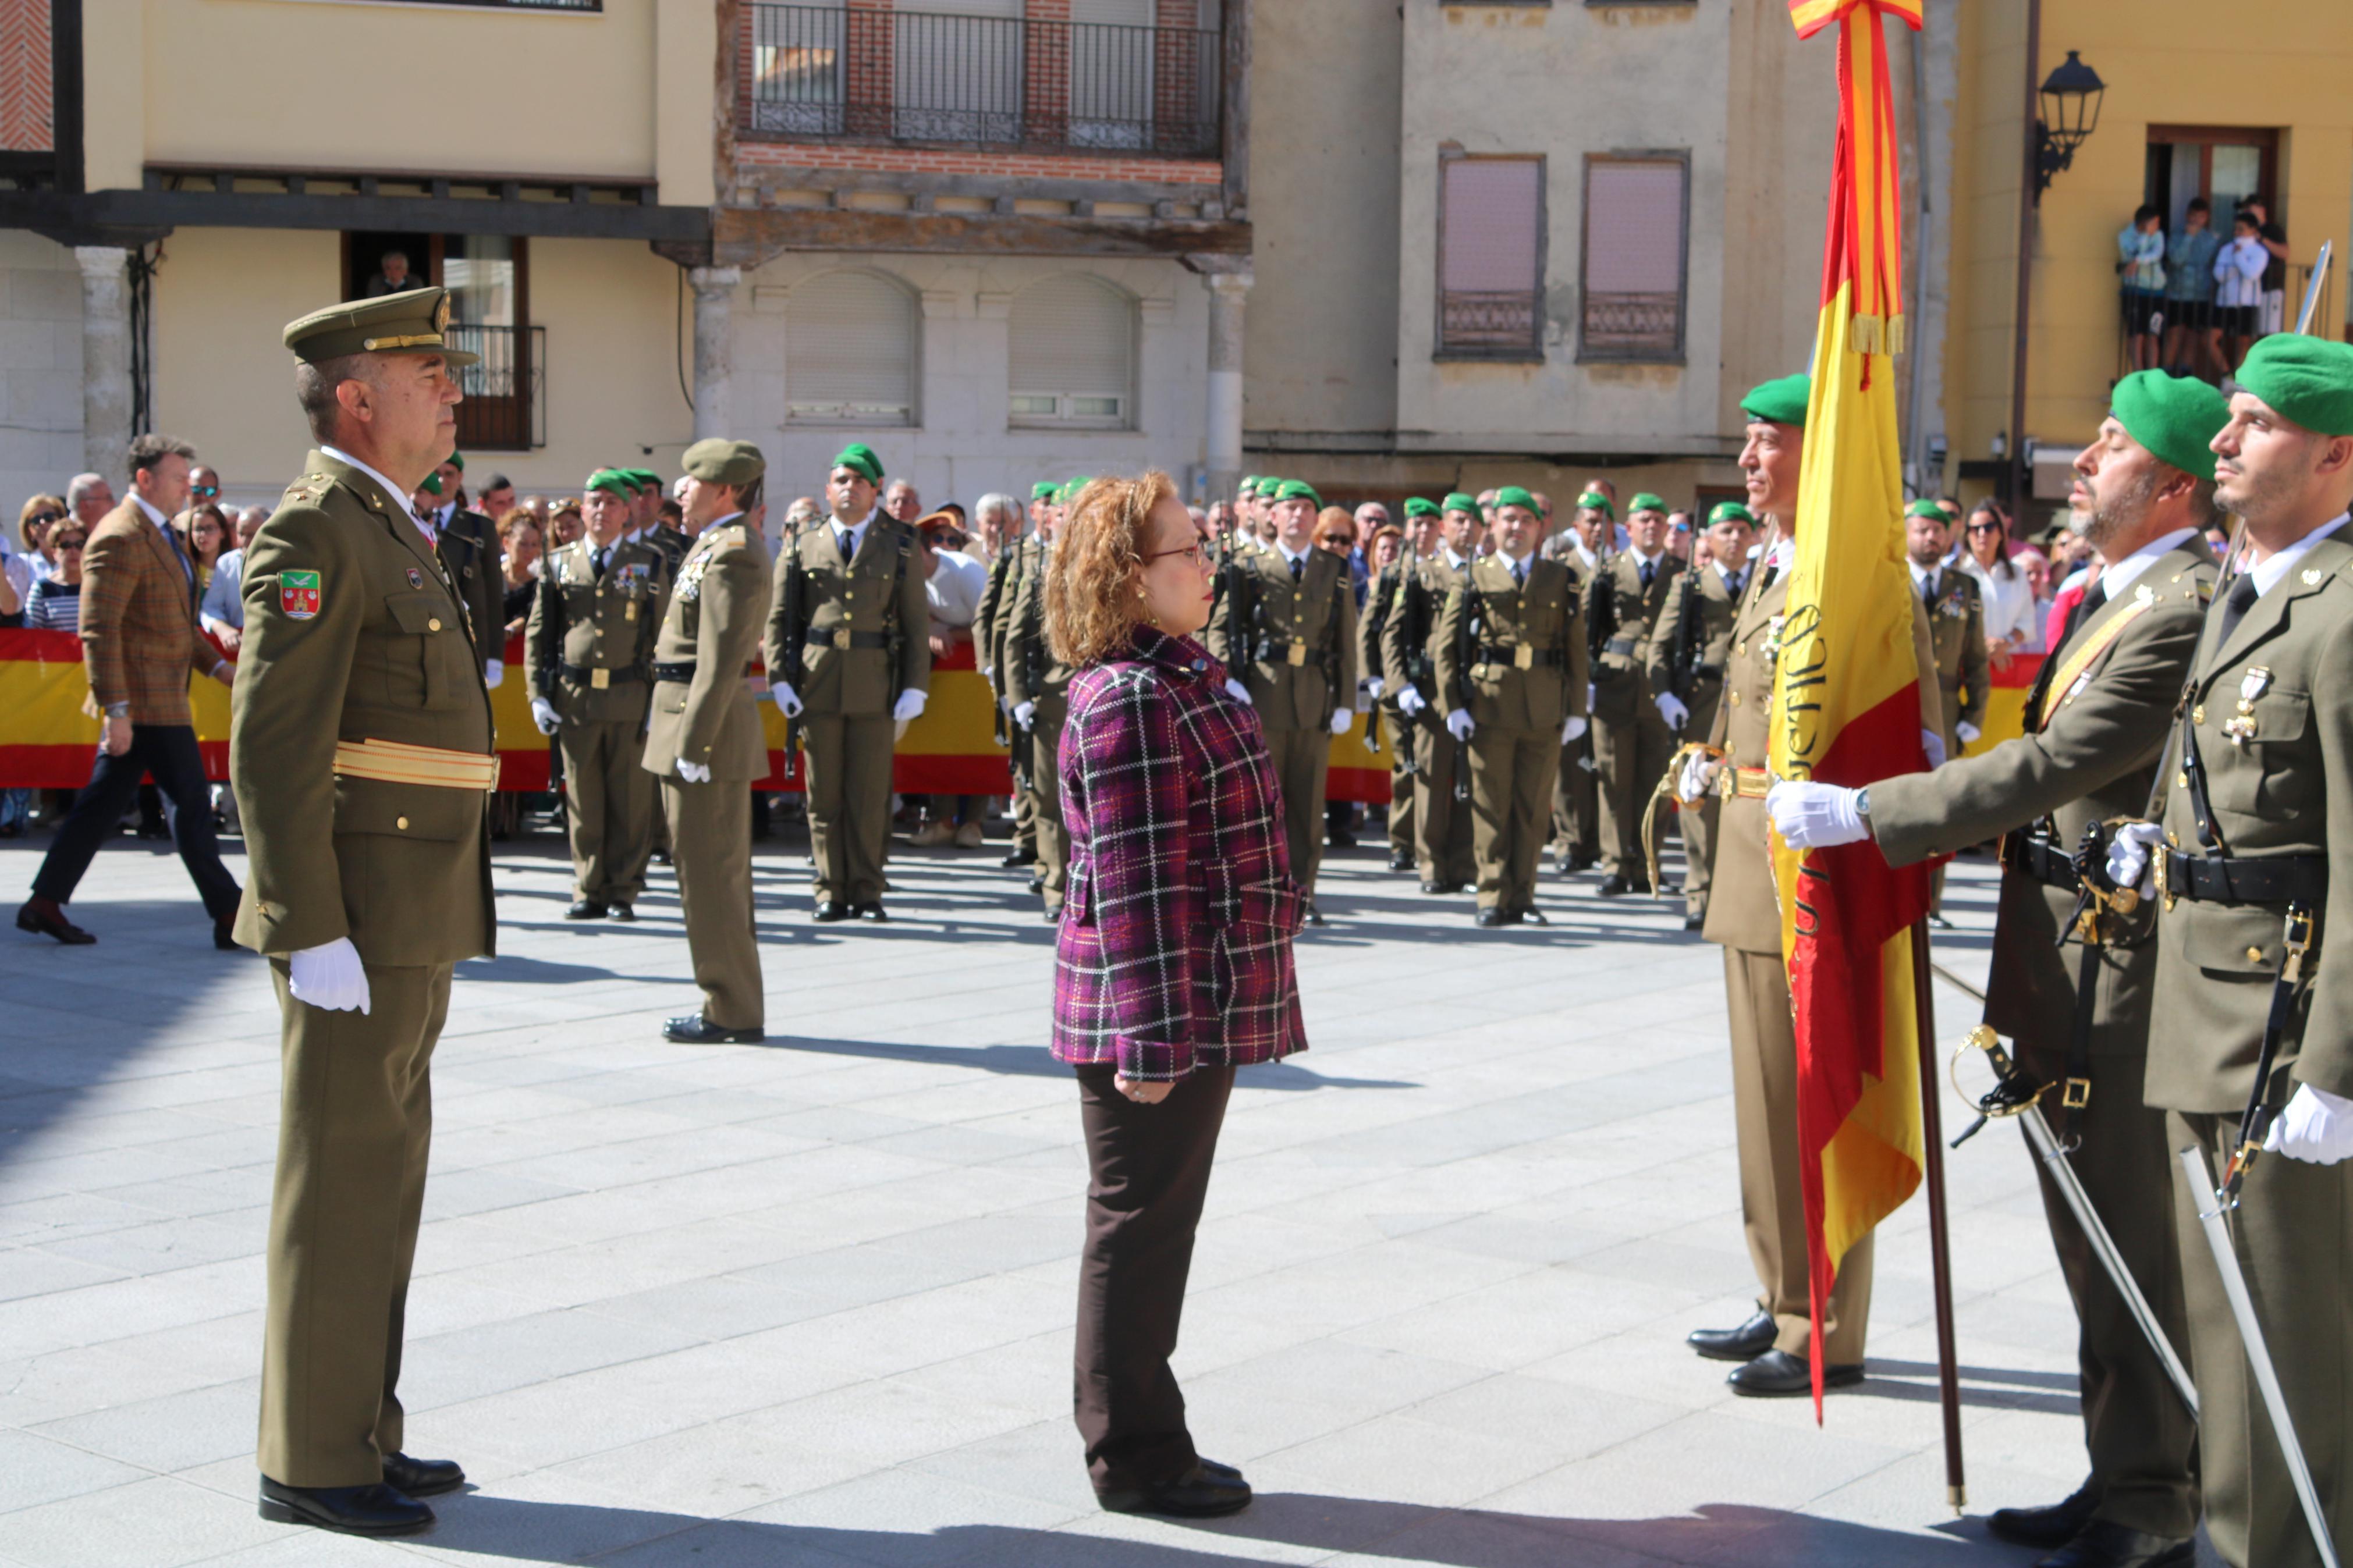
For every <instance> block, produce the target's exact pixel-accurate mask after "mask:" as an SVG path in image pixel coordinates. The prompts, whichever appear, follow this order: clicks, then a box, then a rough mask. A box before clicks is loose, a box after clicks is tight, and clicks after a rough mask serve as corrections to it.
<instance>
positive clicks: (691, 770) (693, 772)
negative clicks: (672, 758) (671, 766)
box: [678, 757, 711, 784]
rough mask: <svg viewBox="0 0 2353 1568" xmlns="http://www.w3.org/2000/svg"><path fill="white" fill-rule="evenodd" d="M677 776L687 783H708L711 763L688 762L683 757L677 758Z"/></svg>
mask: <svg viewBox="0 0 2353 1568" xmlns="http://www.w3.org/2000/svg"><path fill="white" fill-rule="evenodd" d="M678 776H679V777H681V778H682V779H684V780H685V781H686V782H687V783H689V784H709V783H710V782H711V764H710V763H690V762H688V761H687V760H686V759H685V758H684V757H681V758H679V760H678Z"/></svg>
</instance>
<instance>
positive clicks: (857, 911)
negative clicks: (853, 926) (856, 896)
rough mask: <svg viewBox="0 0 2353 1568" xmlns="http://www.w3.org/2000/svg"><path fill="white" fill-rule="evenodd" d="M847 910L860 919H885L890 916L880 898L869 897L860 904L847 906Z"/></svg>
mask: <svg viewBox="0 0 2353 1568" xmlns="http://www.w3.org/2000/svg"><path fill="white" fill-rule="evenodd" d="M849 912H850V913H851V914H853V915H856V916H857V917H858V918H859V919H860V920H862V921H887V920H889V919H890V918H891V912H890V911H889V910H885V909H884V908H883V907H882V900H880V899H870V900H867V901H866V902H864V903H862V904H852V905H850V906H849Z"/></svg>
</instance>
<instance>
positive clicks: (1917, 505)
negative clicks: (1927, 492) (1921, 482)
mask: <svg viewBox="0 0 2353 1568" xmlns="http://www.w3.org/2000/svg"><path fill="white" fill-rule="evenodd" d="M1904 515H1905V516H1906V517H1933V518H1935V519H1936V521H1938V522H1950V521H1953V520H1952V519H1951V518H1949V517H1947V516H1946V515H1945V509H1944V508H1943V507H1940V506H1938V505H1937V504H1936V502H1935V501H1934V500H1931V499H1929V498H1928V497H1926V496H1922V497H1921V498H1920V499H1919V500H1915V501H1914V502H1913V503H1912V504H1911V505H1910V506H1907V507H1905V509H1904Z"/></svg>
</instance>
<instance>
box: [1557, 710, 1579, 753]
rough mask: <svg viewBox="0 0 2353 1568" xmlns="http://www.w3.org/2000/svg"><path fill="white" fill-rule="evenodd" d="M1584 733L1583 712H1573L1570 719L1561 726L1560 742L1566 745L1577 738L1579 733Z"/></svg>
mask: <svg viewBox="0 0 2353 1568" xmlns="http://www.w3.org/2000/svg"><path fill="white" fill-rule="evenodd" d="M1584 733H1585V719H1584V716H1583V715H1581V714H1577V713H1572V714H1570V715H1569V716H1568V721H1567V723H1565V724H1563V725H1562V726H1561V727H1560V743H1561V744H1562V745H1564V746H1566V745H1567V744H1568V743H1569V742H1571V741H1574V740H1576V739H1577V737H1578V736H1579V735H1582V734H1584Z"/></svg>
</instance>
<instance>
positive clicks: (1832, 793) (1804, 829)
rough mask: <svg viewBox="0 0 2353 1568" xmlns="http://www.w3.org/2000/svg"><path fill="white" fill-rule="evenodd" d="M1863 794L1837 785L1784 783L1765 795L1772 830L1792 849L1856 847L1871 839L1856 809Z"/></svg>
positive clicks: (1868, 830)
mask: <svg viewBox="0 0 2353 1568" xmlns="http://www.w3.org/2000/svg"><path fill="white" fill-rule="evenodd" d="M1859 795H1862V791H1861V790H1852V789H1841V788H1840V787H1839V786H1838V785H1837V784H1810V783H1807V782H1805V781H1802V780H1785V781H1783V782H1782V783H1780V784H1775V785H1774V786H1773V787H1772V788H1771V789H1769V790H1767V791H1766V792H1765V812H1766V815H1767V816H1770V817H1771V818H1772V819H1773V831H1774V832H1776V833H1778V834H1779V835H1780V836H1781V837H1782V838H1783V839H1784V840H1785V841H1786V842H1787V843H1788V846H1789V847H1790V848H1792V849H1828V848H1831V847H1833V846H1835V845H1840V844H1857V843H1860V842H1862V840H1863V839H1865V838H1868V837H1871V829H1870V828H1869V827H1868V826H1865V825H1864V823H1863V820H1862V812H1861V811H1859V810H1857V809H1856V807H1855V800H1856V798H1857V797H1858V796H1859Z"/></svg>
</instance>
